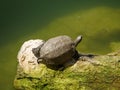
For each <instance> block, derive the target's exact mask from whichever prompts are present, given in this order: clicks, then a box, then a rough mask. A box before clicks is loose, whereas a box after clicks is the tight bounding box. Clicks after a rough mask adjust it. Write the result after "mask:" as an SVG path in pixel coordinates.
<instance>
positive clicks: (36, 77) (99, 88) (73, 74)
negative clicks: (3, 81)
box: [14, 52, 120, 90]
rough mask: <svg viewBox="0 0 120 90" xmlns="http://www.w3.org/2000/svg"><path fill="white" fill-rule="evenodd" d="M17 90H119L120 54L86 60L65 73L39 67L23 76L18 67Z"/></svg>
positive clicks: (77, 63)
mask: <svg viewBox="0 0 120 90" xmlns="http://www.w3.org/2000/svg"><path fill="white" fill-rule="evenodd" d="M18 66H19V65H18ZM14 86H15V88H16V89H18V90H120V53H119V52H116V54H114V53H111V54H108V55H98V56H94V57H85V56H83V57H81V58H80V59H79V60H78V61H77V62H76V63H75V64H74V65H72V66H70V67H67V68H65V69H64V70H62V71H60V70H53V69H50V68H47V67H46V66H45V65H44V64H39V65H38V67H37V69H35V70H33V71H30V72H24V70H23V69H22V68H21V67H20V66H19V67H18V71H17V75H16V77H15V80H14Z"/></svg>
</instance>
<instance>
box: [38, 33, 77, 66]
mask: <svg viewBox="0 0 120 90" xmlns="http://www.w3.org/2000/svg"><path fill="white" fill-rule="evenodd" d="M74 48H75V47H74V42H73V41H72V39H71V38H70V37H68V36H66V35H63V36H58V37H54V38H51V39H49V40H48V41H46V42H45V43H44V45H43V46H42V48H41V50H40V58H42V59H43V61H44V62H45V63H47V64H56V65H59V64H63V63H65V62H67V61H68V60H71V59H72V56H73V54H74V51H75V50H74Z"/></svg>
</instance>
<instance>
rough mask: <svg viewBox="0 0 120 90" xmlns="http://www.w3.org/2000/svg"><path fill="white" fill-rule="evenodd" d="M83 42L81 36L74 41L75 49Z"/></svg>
mask: <svg viewBox="0 0 120 90" xmlns="http://www.w3.org/2000/svg"><path fill="white" fill-rule="evenodd" d="M81 40H82V35H79V36H78V37H77V38H76V39H75V41H74V44H75V47H76V46H77V45H78V44H79V43H80V42H81Z"/></svg>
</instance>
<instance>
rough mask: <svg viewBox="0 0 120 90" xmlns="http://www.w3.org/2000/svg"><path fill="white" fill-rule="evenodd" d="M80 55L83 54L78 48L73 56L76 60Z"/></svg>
mask: <svg viewBox="0 0 120 90" xmlns="http://www.w3.org/2000/svg"><path fill="white" fill-rule="evenodd" d="M80 56H81V54H80V53H78V51H77V50H75V53H74V55H73V56H72V58H73V59H74V60H78V59H79V57H80Z"/></svg>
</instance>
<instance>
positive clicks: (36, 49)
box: [32, 48, 40, 58]
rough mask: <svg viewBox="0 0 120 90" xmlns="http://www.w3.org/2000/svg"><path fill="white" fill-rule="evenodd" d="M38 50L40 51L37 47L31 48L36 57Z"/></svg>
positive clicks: (38, 55)
mask: <svg viewBox="0 0 120 90" xmlns="http://www.w3.org/2000/svg"><path fill="white" fill-rule="evenodd" d="M39 51H40V49H39V48H33V49H32V52H33V54H34V55H35V56H36V57H37V58H39V57H40V54H39Z"/></svg>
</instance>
